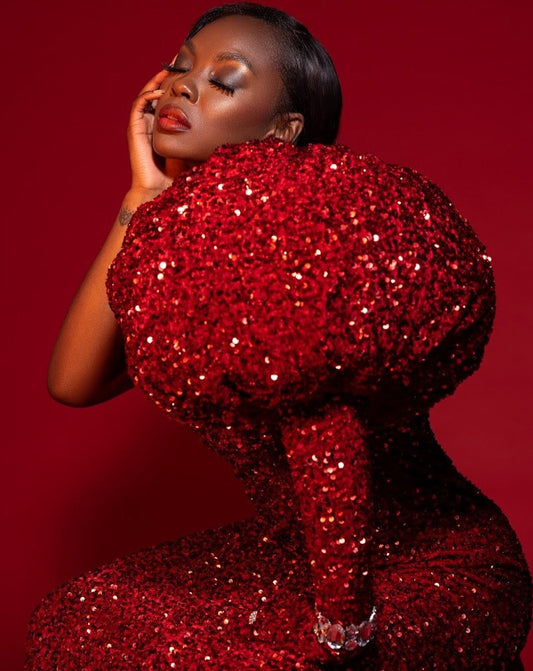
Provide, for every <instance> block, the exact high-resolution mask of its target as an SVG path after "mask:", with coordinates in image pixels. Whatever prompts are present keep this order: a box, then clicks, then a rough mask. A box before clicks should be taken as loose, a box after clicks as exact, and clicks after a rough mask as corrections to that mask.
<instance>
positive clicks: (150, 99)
mask: <svg viewBox="0 0 533 671" xmlns="http://www.w3.org/2000/svg"><path fill="white" fill-rule="evenodd" d="M163 93H165V91H164V90H163V89H155V90H153V91H143V92H142V93H141V94H140V95H139V96H138V97H137V98H135V100H134V101H133V105H132V112H137V113H139V112H140V113H142V114H144V113H146V112H148V113H151V114H153V111H154V109H155V106H156V104H157V101H158V100H159V98H160V97H161V96H162V95H163Z"/></svg>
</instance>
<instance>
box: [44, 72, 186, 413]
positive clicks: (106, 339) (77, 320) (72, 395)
mask: <svg viewBox="0 0 533 671" xmlns="http://www.w3.org/2000/svg"><path fill="white" fill-rule="evenodd" d="M167 74H168V73H167V72H166V71H164V70H162V71H161V72H159V73H158V74H157V75H155V77H153V78H152V79H151V80H150V81H149V82H148V83H147V84H146V87H145V88H144V89H143V91H142V92H141V93H140V94H139V96H138V97H137V98H136V99H135V101H134V103H133V106H132V111H131V115H130V122H129V126H128V146H129V152H130V161H131V168H132V186H131V188H130V190H129V191H128V193H127V194H126V196H125V198H124V201H123V203H122V207H121V210H120V213H119V215H118V217H117V219H116V221H115V223H114V224H113V227H112V229H111V232H110V234H109V236H108V237H107V239H106V241H105V243H104V245H103V247H102V249H101V250H100V252H99V254H98V256H97V257H96V259H95V261H94V263H93V264H92V266H91V267H90V269H89V271H88V273H87V275H86V277H85V279H84V280H83V283H82V285H81V287H80V288H79V290H78V293H77V294H76V297H75V298H74V300H73V302H72V305H71V306H70V309H69V311H68V313H67V316H66V318H65V321H64V323H63V326H62V327H61V330H60V332H59V336H58V339H57V342H56V344H55V347H54V351H53V354H52V358H51V361H50V366H49V370H48V390H49V392H50V394H51V395H52V396H53V398H55V399H56V400H57V401H60V402H61V403H65V404H67V405H75V406H86V405H93V404H95V403H99V402H101V401H105V400H107V399H109V398H112V397H113V396H117V395H118V394H120V393H122V392H124V391H126V390H127V389H129V388H130V387H131V386H132V383H131V380H130V379H129V377H128V374H127V372H126V365H125V360H124V349H123V344H122V337H121V334H120V330H119V328H118V325H117V323H116V320H115V317H114V315H113V313H112V311H111V308H110V307H109V304H108V302H107V295H106V289H105V281H106V276H107V270H108V268H109V266H110V264H111V262H112V261H113V259H114V258H115V256H116V255H117V253H118V251H119V250H120V248H121V246H122V241H123V239H124V234H125V231H126V227H127V224H128V223H129V220H130V219H131V216H132V215H133V213H134V212H135V210H136V209H137V208H138V207H139V205H141V204H142V203H144V202H146V201H148V200H151V199H152V198H154V197H155V196H157V195H158V194H159V193H161V191H163V189H165V188H166V187H167V186H169V184H170V183H171V181H172V179H171V175H170V174H167V172H166V170H161V169H160V168H159V167H158V166H157V165H156V163H155V161H154V154H153V150H152V127H153V114H150V113H149V112H147V105H148V106H149V105H150V104H151V102H152V101H154V100H157V99H158V98H159V97H160V95H161V93H162V91H161V90H160V89H159V86H160V85H161V83H162V81H163V80H164V78H165V77H166V76H167ZM172 171H173V174H175V172H176V165H175V162H173V165H172Z"/></svg>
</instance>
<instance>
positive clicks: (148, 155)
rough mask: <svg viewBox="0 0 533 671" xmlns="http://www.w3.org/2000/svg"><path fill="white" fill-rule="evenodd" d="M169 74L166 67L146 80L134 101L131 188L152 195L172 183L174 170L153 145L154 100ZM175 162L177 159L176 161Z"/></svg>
mask: <svg viewBox="0 0 533 671" xmlns="http://www.w3.org/2000/svg"><path fill="white" fill-rule="evenodd" d="M167 76H168V72H167V71H166V70H161V71H160V72H158V73H157V74H156V75H155V76H154V77H152V79H150V81H148V82H147V83H146V86H145V87H144V88H143V90H142V91H141V93H139V95H138V96H137V98H136V99H135V100H134V102H133V105H132V108H131V114H130V123H129V126H128V146H129V152H130V162H131V171H132V184H131V189H132V191H136V192H146V193H147V194H148V195H149V196H150V197H151V198H154V197H155V196H156V195H158V194H159V193H161V191H163V189H166V188H167V186H170V184H171V183H172V179H173V177H174V175H175V174H176V172H175V166H174V165H173V170H174V172H173V173H172V174H171V173H170V171H167V170H166V169H165V168H166V165H165V159H163V158H161V161H158V160H157V158H156V154H154V150H153V148H152V134H153V127H154V114H153V111H152V103H153V101H157V100H159V98H160V97H161V96H162V94H163V93H164V90H162V89H160V88H159V87H160V86H161V84H162V82H163V81H164V80H165V78H166V77H167ZM173 163H175V161H173Z"/></svg>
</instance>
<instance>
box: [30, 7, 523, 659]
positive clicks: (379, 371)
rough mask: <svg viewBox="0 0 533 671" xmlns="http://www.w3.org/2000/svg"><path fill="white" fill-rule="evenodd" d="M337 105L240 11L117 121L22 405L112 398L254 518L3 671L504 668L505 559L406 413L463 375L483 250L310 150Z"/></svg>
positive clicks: (52, 635) (437, 203)
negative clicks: (204, 458)
mask: <svg viewBox="0 0 533 671" xmlns="http://www.w3.org/2000/svg"><path fill="white" fill-rule="evenodd" d="M154 105H155V113H154V114H153V115H152V113H151V112H152V111H153V109H154ZM339 113H340V89H339V86H338V82H337V79H336V76H335V72H334V69H333V66H332V65H331V61H330V60H329V57H328V56H327V54H326V53H325V52H324V50H323V49H322V48H321V47H320V45H318V44H317V43H316V42H315V41H314V40H313V38H312V37H311V36H310V35H309V34H308V33H307V31H306V30H305V29H304V28H303V27H302V26H300V25H299V24H297V23H296V22H294V20H292V19H290V18H289V17H287V16H286V15H284V14H283V13H280V12H277V11H276V10H269V9H267V8H262V7H260V6H257V5H247V4H244V5H242V4H239V5H228V6H225V7H222V8H218V9H215V10H212V11H211V12H208V13H207V14H206V15H204V16H203V17H202V18H201V19H200V20H199V21H198V22H197V24H196V25H195V26H194V27H193V29H192V30H191V32H190V34H189V36H188V37H187V40H186V42H185V44H184V45H183V47H182V48H181V50H180V52H179V53H178V55H177V57H176V59H175V61H174V62H173V64H172V65H171V66H169V68H168V69H167V70H165V71H163V72H161V73H158V75H156V76H155V77H154V78H153V79H152V80H151V81H150V82H149V83H148V85H147V86H146V88H145V90H144V91H143V92H142V93H141V95H140V96H139V97H138V99H137V100H136V101H135V103H134V106H133V109H132V114H131V122H130V129H129V141H130V154H131V158H132V175H133V177H132V188H131V189H130V191H129V192H128V194H127V195H126V197H125V199H124V203H123V207H122V209H121V212H120V214H119V217H118V219H117V222H116V223H115V225H114V228H113V230H112V232H111V234H110V237H109V238H108V240H107V242H106V243H105V245H104V247H103V249H102V251H101V252H100V254H99V256H98V257H97V259H96V261H95V263H94V265H93V266H92V268H91V270H90V271H89V273H88V275H87V278H86V279H85V281H84V283H83V285H82V287H81V289H80V291H79V293H78V295H77V297H76V299H75V301H74V303H73V305H72V307H71V309H70V311H69V314H68V316H67V319H66V321H65V324H64V326H63V328H62V331H61V333H60V336H59V339H58V343H57V345H56V349H55V352H54V355H53V358H52V362H51V365H50V376H49V388H50V391H51V393H52V394H53V395H54V397H56V398H57V399H58V400H61V401H62V402H65V403H69V404H72V405H87V404H91V403H97V402H99V401H102V400H105V399H107V398H111V397H112V396H115V395H116V394H118V393H121V392H122V391H125V390H126V389H127V388H129V387H130V386H131V385H132V383H135V384H138V385H139V386H140V387H141V388H142V389H143V390H144V391H145V392H146V393H147V394H148V395H149V396H150V397H151V398H152V399H153V400H154V402H156V403H157V404H158V405H160V406H161V407H162V408H163V409H164V410H165V411H167V412H168V413H169V414H171V415H173V416H175V417H176V418H178V419H180V420H183V421H187V422H188V423H190V424H191V425H192V426H194V427H195V428H196V429H197V430H198V431H199V432H200V434H201V435H202V437H203V438H204V440H205V441H206V442H208V443H209V444H210V445H212V446H213V448H214V449H216V450H217V451H219V452H220V453H222V454H224V455H225V456H227V458H228V459H230V460H231V461H232V462H233V464H234V466H235V470H236V473H237V475H238V476H239V477H241V478H243V479H244V481H245V485H246V487H247V489H248V492H249V494H250V496H251V498H252V499H253V500H254V504H255V506H256V510H257V514H256V516H255V517H254V519H252V520H249V521H246V522H242V523H236V524H233V525H229V526H227V527H224V528H221V529H217V530H214V531H211V532H206V533H202V534H196V535H194V536H191V537H188V538H185V539H181V540H178V541H175V542H171V543H166V544H164V545H161V546H158V547H156V548H150V549H148V550H145V551H142V552H139V553H137V554H136V555H133V556H132V557H128V558H125V559H121V560H117V561H116V562H113V563H112V564H110V565H108V566H105V567H103V568H101V569H97V570H95V571H93V572H90V573H88V574H86V575H84V576H81V577H80V578H78V579H76V580H74V581H72V582H71V583H69V584H68V585H66V586H64V587H63V588H62V589H60V590H58V591H57V592H56V593H54V594H52V595H49V596H48V597H47V598H46V599H45V601H44V602H43V604H42V605H41V606H40V608H39V609H38V610H37V611H36V612H35V614H34V616H33V618H32V624H31V629H30V635H29V643H28V661H27V668H28V669H51V668H54V669H55V668H61V669H80V668H84V669H104V668H105V669H107V668H108V669H131V668H152V669H159V668H161V669H163V668H181V669H203V668H221V669H226V668H236V669H244V668H249V669H255V668H271V669H313V668H323V667H324V666H325V665H326V666H327V665H333V666H337V667H341V668H354V669H374V670H377V669H387V670H391V671H392V670H394V671H400V670H404V669H405V670H409V671H412V670H413V669H417V670H418V669H441V670H444V669H460V668H465V669H470V670H471V671H472V670H475V669H479V670H481V669H483V670H485V669H510V668H520V667H519V666H514V665H515V663H516V664H519V662H518V655H519V652H520V650H521V648H522V647H523V644H524V641H525V636H526V634H527V630H528V627H529V619H530V615H531V580H530V576H529V573H528V571H527V567H526V564H525V561H524V558H523V556H522V552H521V548H520V545H519V542H518V540H517V539H516V536H515V535H514V532H513V530H512V529H511V528H510V526H509V524H508V522H507V520H506V519H505V517H504V516H503V514H502V513H501V511H500V510H499V509H498V508H497V507H496V506H495V504H494V503H492V502H491V501H489V500H488V499H487V498H486V497H485V496H483V494H482V493H481V492H480V491H479V490H477V489H476V488H475V487H474V486H473V485H472V484H471V483H470V482H468V481H467V480H466V479H465V478H464V477H463V476H461V475H460V474H459V473H458V472H457V471H456V469H455V468H454V466H453V465H452V464H451V462H450V460H449V459H448V458H447V457H446V455H445V454H444V452H443V451H442V449H441V448H440V446H439V445H438V443H437V442H436V440H435V438H434V436H433V434H432V432H431V428H430V426H429V419H428V411H429V408H430V407H431V405H432V404H433V403H435V402H436V401H437V400H439V399H440V398H442V397H443V396H445V395H446V394H449V393H451V392H452V391H453V390H454V388H455V387H456V386H457V384H458V383H459V382H460V381H461V380H462V379H464V378H465V377H466V376H468V375H469V374H471V373H472V372H473V371H474V370H475V369H476V368H477V367H478V365H479V363H480V360H481V356H482V353H483V348H484V346H485V344H486V341H487V339H488V335H489V333H490V329H491V326H492V320H493V315H494V287H493V277H492V269H491V267H490V258H489V257H488V256H487V255H486V254H485V250H484V248H483V246H482V245H481V243H480V242H479V240H478V239H477V237H476V236H475V234H474V232H473V231H472V229H471V228H470V227H469V225H468V224H467V222H465V221H464V220H463V219H462V218H461V217H460V215H459V214H458V213H457V212H456V211H455V209H454V208H453V206H452V205H451V203H449V201H448V199H447V198H446V197H445V196H444V194H442V192H441V191H440V190H439V189H438V188H437V187H435V186H434V185H433V184H431V183H430V182H429V181H428V180H426V179H424V178H423V177H422V176H421V175H419V174H417V173H416V172H414V171H412V170H408V169H406V168H400V167H398V166H390V165H386V164H384V163H383V162H382V161H380V160H379V159H377V158H376V157H373V156H359V155H356V154H354V153H353V152H351V151H350V150H348V149H347V148H345V147H340V146H329V145H331V143H333V141H334V139H335V136H336V132H337V127H338V119H339ZM314 143H320V144H314ZM224 144H226V145H227V146H225V147H221V145H224ZM152 150H154V151H155V154H156V158H155V159H154V158H153V153H152ZM161 159H163V160H161ZM135 211H137V213H136V216H135V217H134V218H133V219H132V215H133V213H134V212H135ZM130 220H131V222H130ZM126 224H129V225H128V227H127V230H125V225H126ZM119 250H120V253H119ZM111 263H112V266H111V269H110V271H109V275H108V277H107V291H108V297H109V301H110V303H111V306H112V308H113V311H112V310H111V309H110V307H109V304H108V302H107V297H106V293H105V283H106V276H107V271H108V267H109V265H110V264H111ZM87 333H89V334H90V336H91V337H90V339H89V340H87ZM126 362H127V364H126Z"/></svg>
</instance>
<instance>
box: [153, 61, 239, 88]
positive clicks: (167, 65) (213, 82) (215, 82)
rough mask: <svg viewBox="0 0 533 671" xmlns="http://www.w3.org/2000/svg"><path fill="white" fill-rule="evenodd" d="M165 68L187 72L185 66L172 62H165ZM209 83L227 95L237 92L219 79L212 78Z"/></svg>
mask: <svg viewBox="0 0 533 671" xmlns="http://www.w3.org/2000/svg"><path fill="white" fill-rule="evenodd" d="M163 70H166V71H167V72H186V70H185V69H184V68H178V67H176V66H175V65H172V64H171V63H163ZM209 84H210V85H211V86H213V87H214V88H216V89H218V90H219V91H221V92H222V93H224V94H225V95H227V96H232V95H233V94H234V93H235V89H234V87H233V86H228V84H224V83H222V82H219V81H218V79H210V80H209Z"/></svg>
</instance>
